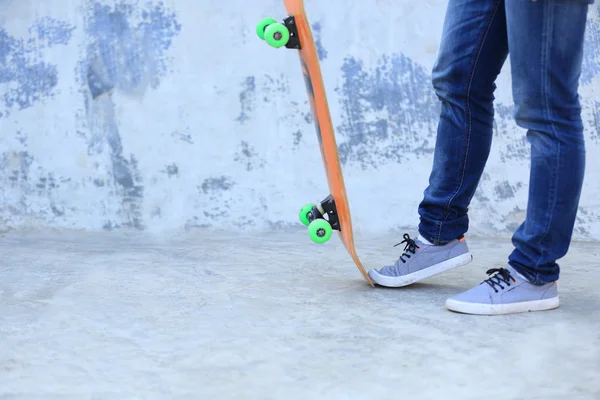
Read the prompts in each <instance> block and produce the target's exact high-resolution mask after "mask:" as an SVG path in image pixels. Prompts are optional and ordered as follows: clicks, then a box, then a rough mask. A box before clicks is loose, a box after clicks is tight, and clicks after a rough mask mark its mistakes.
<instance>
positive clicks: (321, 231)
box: [300, 195, 341, 243]
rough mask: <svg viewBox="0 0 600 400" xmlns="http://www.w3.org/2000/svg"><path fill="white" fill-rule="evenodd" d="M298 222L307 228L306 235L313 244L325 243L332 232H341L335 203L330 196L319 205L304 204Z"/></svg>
mask: <svg viewBox="0 0 600 400" xmlns="http://www.w3.org/2000/svg"><path fill="white" fill-rule="evenodd" d="M325 216H327V218H325ZM300 222H302V223H303V224H304V225H306V226H308V235H309V236H310V238H311V240H312V241H313V242H315V243H325V242H326V241H328V240H329V239H330V238H331V235H332V234H333V231H334V230H335V231H341V229H340V220H339V219H338V214H337V209H336V207H335V201H334V200H333V197H332V196H331V195H329V196H327V198H325V200H323V201H322V202H321V203H319V204H306V205H305V206H304V207H302V209H301V210H300Z"/></svg>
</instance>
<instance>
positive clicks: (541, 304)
mask: <svg viewBox="0 0 600 400" xmlns="http://www.w3.org/2000/svg"><path fill="white" fill-rule="evenodd" d="M558 305H559V299H558V296H556V297H552V298H550V299H544V300H534V301H523V302H520V303H508V304H478V303H467V302H464V301H458V300H452V299H448V300H446V308H447V309H448V310H450V311H454V312H457V313H461V314H474V315H505V314H516V313H525V312H530V311H547V310H553V309H555V308H558Z"/></svg>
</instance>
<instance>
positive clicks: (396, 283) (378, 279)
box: [369, 252, 473, 287]
mask: <svg viewBox="0 0 600 400" xmlns="http://www.w3.org/2000/svg"><path fill="white" fill-rule="evenodd" d="M471 261H473V256H472V255H471V253H470V252H467V253H464V254H461V255H460V256H457V257H454V258H449V259H447V260H445V261H442V262H441V263H437V264H434V265H432V266H431V267H427V268H423V269H421V270H419V271H416V272H413V273H412V274H408V275H404V276H385V275H381V274H380V273H379V272H377V271H375V270H371V271H369V276H370V277H371V279H373V281H374V282H375V283H377V284H378V285H380V286H386V287H402V286H408V285H411V284H413V283H415V282H417V281H420V280H423V279H425V278H429V277H431V276H433V275H437V274H440V273H442V272H445V271H449V270H451V269H454V268H457V267H461V266H463V265H466V264H468V263H470V262H471Z"/></svg>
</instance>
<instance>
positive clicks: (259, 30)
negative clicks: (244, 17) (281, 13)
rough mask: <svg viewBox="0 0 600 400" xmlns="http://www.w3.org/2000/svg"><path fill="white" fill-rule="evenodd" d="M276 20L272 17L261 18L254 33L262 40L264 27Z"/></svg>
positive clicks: (274, 22) (263, 38)
mask: <svg viewBox="0 0 600 400" xmlns="http://www.w3.org/2000/svg"><path fill="white" fill-rule="evenodd" d="M276 23H277V21H276V20H274V19H273V18H263V19H261V20H260V21H259V22H258V24H257V25H256V34H257V35H258V37H259V38H261V39H262V40H265V29H267V27H268V26H269V25H271V24H276Z"/></svg>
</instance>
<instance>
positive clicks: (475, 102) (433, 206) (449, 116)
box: [369, 0, 508, 287]
mask: <svg viewBox="0 0 600 400" xmlns="http://www.w3.org/2000/svg"><path fill="white" fill-rule="evenodd" d="M507 53H508V41H507V33H506V19H505V14H504V5H503V0H480V1H472V0H450V1H449V3H448V8H447V11H446V18H445V21H444V29H443V36H442V41H441V47H440V51H439V54H438V58H437V61H436V63H435V66H434V69H433V76H432V78H433V86H434V89H435V92H436V94H437V96H438V98H439V99H440V101H441V103H442V110H441V115H440V121H439V124H438V133H437V140H436V146H435V153H434V161H433V168H432V172H431V176H430V180H429V187H428V188H427V189H426V190H425V193H424V199H423V201H422V203H421V205H420V206H419V214H420V217H421V223H420V225H419V234H420V237H419V238H417V239H416V240H415V239H412V238H410V236H408V235H405V237H404V239H405V241H404V242H403V243H406V247H405V249H404V250H405V251H404V253H403V255H402V256H401V257H400V258H399V259H398V260H397V261H396V262H395V263H394V265H390V266H385V267H383V268H382V269H381V270H379V271H377V270H371V271H369V275H370V276H371V278H372V279H373V280H374V281H375V282H376V283H378V284H380V285H383V286H395V287H397V286H405V285H408V284H411V283H413V282H416V281H417V280H420V279H424V278H426V277H429V276H432V275H434V274H437V273H440V272H443V271H446V270H448V269H451V268H455V267H458V266H460V265H464V264H467V263H469V262H470V261H471V260H472V257H471V254H470V253H469V249H468V247H467V245H466V243H465V241H464V238H463V236H462V235H463V234H464V233H465V232H466V231H467V225H468V219H467V207H468V205H469V202H470V201H471V198H472V197H473V194H474V193H475V189H476V187H477V184H478V183H479V179H480V177H481V174H482V172H483V169H484V166H485V163H486V161H487V158H488V154H489V151H490V146H491V140H492V133H493V119H494V108H493V100H494V90H495V88H496V85H495V83H494V82H495V80H496V78H497V76H498V74H499V73H500V70H501V69H502V65H503V64H504V62H505V60H506V57H507ZM432 244H433V245H432Z"/></svg>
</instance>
